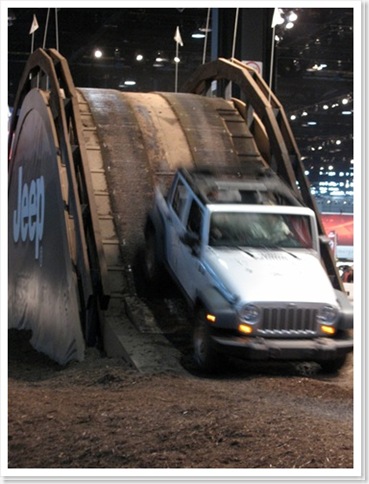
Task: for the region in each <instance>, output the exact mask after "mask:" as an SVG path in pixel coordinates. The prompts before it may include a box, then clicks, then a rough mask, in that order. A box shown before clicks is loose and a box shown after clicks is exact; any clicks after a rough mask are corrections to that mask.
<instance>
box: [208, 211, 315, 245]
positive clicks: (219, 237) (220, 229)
mask: <svg viewBox="0 0 369 484" xmlns="http://www.w3.org/2000/svg"><path fill="white" fill-rule="evenodd" d="M209 245H210V246H212V247H222V246H223V247H257V248H273V247H278V248H304V249H311V248H313V243H312V236H311V231H310V222H309V217H308V216H305V215H292V214H276V213H250V212H224V211H222V212H213V213H212V215H211V220H210V232H209Z"/></svg>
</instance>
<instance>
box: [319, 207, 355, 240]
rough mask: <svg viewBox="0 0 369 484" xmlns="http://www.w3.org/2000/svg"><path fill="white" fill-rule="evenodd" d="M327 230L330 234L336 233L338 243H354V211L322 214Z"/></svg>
mask: <svg viewBox="0 0 369 484" xmlns="http://www.w3.org/2000/svg"><path fill="white" fill-rule="evenodd" d="M321 217H322V222H323V226H324V229H325V232H326V234H327V235H328V236H331V234H334V235H335V237H336V240H337V245H354V217H353V214H352V213H344V214H338V213H337V214H336V213H323V214H322V215H321Z"/></svg>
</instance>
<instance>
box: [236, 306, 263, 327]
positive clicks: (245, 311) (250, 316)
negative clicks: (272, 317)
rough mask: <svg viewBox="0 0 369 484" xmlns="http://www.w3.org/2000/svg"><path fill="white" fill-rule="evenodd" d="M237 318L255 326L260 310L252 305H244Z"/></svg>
mask: <svg viewBox="0 0 369 484" xmlns="http://www.w3.org/2000/svg"><path fill="white" fill-rule="evenodd" d="M239 317H240V319H241V320H242V321H244V322H245V323H250V324H255V323H257V322H258V321H259V319H260V317H261V309H260V308H258V307H257V306H255V305H254V304H246V306H244V307H243V308H242V309H241V311H240V313H239Z"/></svg>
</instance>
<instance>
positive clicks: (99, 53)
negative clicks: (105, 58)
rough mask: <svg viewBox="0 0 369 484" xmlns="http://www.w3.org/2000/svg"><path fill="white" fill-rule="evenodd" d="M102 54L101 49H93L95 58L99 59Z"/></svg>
mask: <svg viewBox="0 0 369 484" xmlns="http://www.w3.org/2000/svg"><path fill="white" fill-rule="evenodd" d="M102 55H103V53H102V51H101V50H100V49H95V51H94V57H95V58H96V59H101V57H102Z"/></svg>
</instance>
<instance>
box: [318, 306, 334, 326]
mask: <svg viewBox="0 0 369 484" xmlns="http://www.w3.org/2000/svg"><path fill="white" fill-rule="evenodd" d="M337 316H338V310H337V308H335V307H333V306H328V305H326V306H323V307H321V308H320V309H319V311H318V314H317V320H318V322H319V323H320V324H332V323H334V322H335V321H336V319H337Z"/></svg>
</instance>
